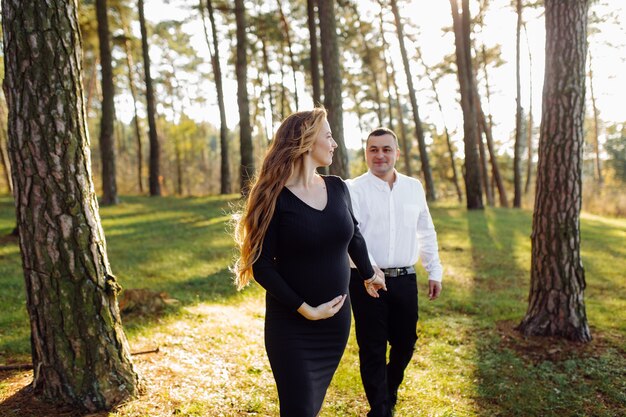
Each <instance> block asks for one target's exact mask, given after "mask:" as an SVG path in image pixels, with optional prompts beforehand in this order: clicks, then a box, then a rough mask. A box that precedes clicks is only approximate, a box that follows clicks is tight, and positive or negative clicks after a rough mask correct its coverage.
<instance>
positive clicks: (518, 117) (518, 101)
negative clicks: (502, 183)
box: [513, 0, 524, 208]
mask: <svg viewBox="0 0 626 417" xmlns="http://www.w3.org/2000/svg"><path fill="white" fill-rule="evenodd" d="M515 4H516V10H517V26H516V30H515V91H516V96H515V145H514V148H513V189H514V194H513V207H515V208H520V207H521V206H522V150H523V147H524V143H523V141H524V138H523V134H524V128H523V126H522V87H521V81H520V80H521V77H520V43H521V42H520V41H521V34H522V0H516V2H515Z"/></svg>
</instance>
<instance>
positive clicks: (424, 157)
mask: <svg viewBox="0 0 626 417" xmlns="http://www.w3.org/2000/svg"><path fill="white" fill-rule="evenodd" d="M391 11H392V12H393V16H394V19H395V22H396V30H397V32H398V42H399V43H400V53H401V55H402V63H403V64H404V73H405V75H406V82H407V87H408V89H409V99H410V101H411V108H412V110H413V122H414V124H415V137H416V138H417V146H418V148H419V151H420V162H421V163H422V174H423V175H424V186H425V188H426V196H427V197H428V199H429V200H431V201H435V200H437V192H436V190H435V182H434V181H433V174H432V170H431V169H430V161H429V160H428V150H427V149H426V141H425V139H424V130H423V128H422V121H421V119H420V116H419V108H418V106H417V98H416V96H415V88H414V87H413V77H412V75H411V67H410V65H409V59H408V57H407V53H406V47H405V46H404V30H403V28H402V21H401V20H400V12H399V11H398V5H397V4H396V0H391Z"/></svg>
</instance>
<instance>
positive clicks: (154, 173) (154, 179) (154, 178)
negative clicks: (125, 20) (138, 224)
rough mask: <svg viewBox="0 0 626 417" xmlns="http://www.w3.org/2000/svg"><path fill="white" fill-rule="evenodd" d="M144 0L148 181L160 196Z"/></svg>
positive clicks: (141, 18) (141, 20)
mask: <svg viewBox="0 0 626 417" xmlns="http://www.w3.org/2000/svg"><path fill="white" fill-rule="evenodd" d="M143 3H144V2H143V0H138V9H139V27H140V29H141V49H142V52H143V68H144V74H145V75H144V76H145V83H146V104H147V113H148V137H149V139H150V161H149V171H150V172H149V175H148V183H149V186H150V195H151V196H153V197H159V196H160V195H161V178H160V176H161V175H160V170H161V167H160V165H161V163H160V154H161V151H160V145H159V135H158V133H157V126H156V101H155V98H154V88H153V87H152V76H151V75H150V53H149V51H150V50H149V48H148V32H147V29H146V18H145V17H144V7H143V6H144V4H143Z"/></svg>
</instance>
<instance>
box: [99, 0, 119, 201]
mask: <svg viewBox="0 0 626 417" xmlns="http://www.w3.org/2000/svg"><path fill="white" fill-rule="evenodd" d="M96 16H97V19H98V41H99V44H100V69H101V83H102V115H101V118H100V159H101V161H102V200H101V203H102V204H103V205H113V204H117V203H118V198H117V182H116V173H115V137H114V135H113V130H114V126H113V124H114V121H115V101H114V98H115V87H114V85H113V64H112V62H111V61H112V58H111V42H110V40H109V19H108V15H107V0H96Z"/></svg>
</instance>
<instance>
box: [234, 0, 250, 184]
mask: <svg viewBox="0 0 626 417" xmlns="http://www.w3.org/2000/svg"><path fill="white" fill-rule="evenodd" d="M235 19H236V21H237V62H236V65H235V70H236V73H237V105H238V106H239V139H240V152H241V169H240V187H241V194H242V195H244V196H245V195H248V191H249V187H250V180H251V179H252V176H253V175H254V154H253V149H252V129H251V127H250V104H249V102H248V61H247V57H246V55H247V51H248V41H247V39H246V26H247V24H246V9H245V6H244V0H235Z"/></svg>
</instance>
